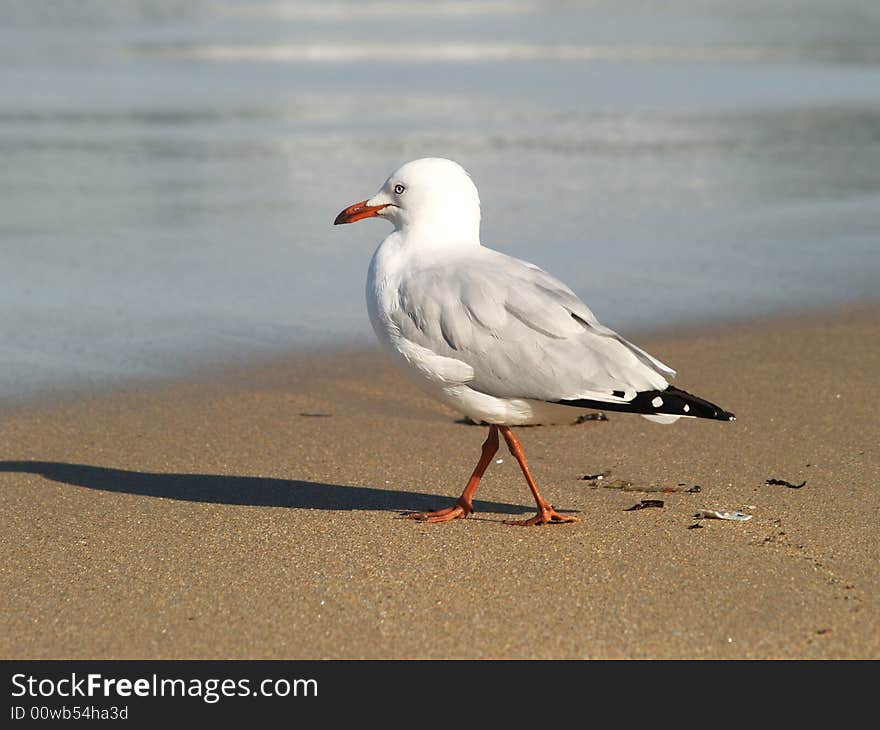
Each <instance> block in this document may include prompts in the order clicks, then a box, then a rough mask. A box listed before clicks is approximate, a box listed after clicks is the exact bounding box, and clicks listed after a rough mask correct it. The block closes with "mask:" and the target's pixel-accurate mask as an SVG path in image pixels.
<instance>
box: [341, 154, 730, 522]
mask: <svg viewBox="0 0 880 730" xmlns="http://www.w3.org/2000/svg"><path fill="white" fill-rule="evenodd" d="M366 218H384V219H385V220H387V221H388V222H389V223H391V225H392V226H394V231H393V232H392V233H391V234H390V235H389V236H388V237H387V238H385V240H384V241H382V243H381V244H380V245H379V247H378V248H377V249H376V251H375V253H374V254H373V258H372V260H371V262H370V267H369V271H368V274H367V287H366V294H367V309H368V311H369V315H370V322H371V324H372V326H373V329H374V330H375V332H376V336H377V337H378V339H379V342H380V343H381V344H382V345H383V346H384V348H385V349H386V350H387V351H388V352H389V353H390V354H391V356H392V359H393V360H394V361H395V362H396V363H397V364H398V365H399V366H401V368H402V369H403V371H404V372H406V373H408V374H409V375H411V376H412V377H413V378H414V379H415V381H416V383H417V384H418V385H420V386H421V387H422V388H423V389H424V390H426V391H427V392H428V393H430V394H432V395H433V396H435V397H437V398H438V399H440V400H441V401H442V402H443V403H445V404H446V405H448V406H451V407H452V408H453V409H455V410H457V411H459V412H461V413H463V414H465V415H467V416H469V417H470V418H471V419H472V420H474V421H476V422H477V423H485V424H488V426H489V435H488V437H487V438H486V441H485V442H484V443H483V447H482V452H481V455H480V459H479V461H478V462H477V466H476V468H475V469H474V471H473V473H472V475H471V478H470V479H469V480H468V482H467V485H466V486H465V488H464V491H463V492H462V494H461V496H460V497H459V498H458V500H457V501H456V503H455V504H454V505H453V506H451V507H447V508H444V509H439V510H436V511H433V512H417V513H412V514H408V515H405V516H406V517H411V518H413V519H416V520H420V521H423V522H448V521H450V520H455V519H460V518H464V517H467V516H468V515H469V514H470V513H471V512H473V510H474V507H473V497H474V493H475V492H476V490H477V487H478V486H479V483H480V479H482V477H483V474H484V473H485V471H486V469H487V467H488V466H489V464H490V462H491V461H492V459H493V458H494V456H495V454H496V452H497V451H498V445H499V433H500V434H501V436H502V437H503V438H504V440H505V442H506V443H507V447H508V449H509V450H510V453H511V455H512V456H513V457H514V458H515V459H516V460H517V462H518V463H519V466H520V469H521V470H522V473H523V476H524V477H525V480H526V482H527V484H528V486H529V489H530V490H531V493H532V496H533V497H534V500H535V503H536V504H537V507H538V513H537V514H536V515H535V516H534V517H532V518H530V519H527V520H510V521H508V522H509V524H516V525H522V526H533V525H544V524H548V523H557V522H575V521H576V520H575V518H574V517H572V516H570V515H566V514H560V513H559V512H557V511H556V510H555V509H554V508H553V506H552V505H551V504H549V503H548V502H547V501H546V500H545V499H544V498H543V497H542V496H541V494H540V492H539V491H538V487H537V485H536V483H535V480H534V478H533V477H532V474H531V471H530V470H529V467H528V464H527V463H526V457H525V452H524V451H523V448H522V445H521V444H520V442H519V440H518V439H517V438H516V436H514V434H513V431H511V427H512V426H524V425H532V424H539V423H553V422H559V421H560V420H568V421H570V420H571V417H572V416H574V415H576V414H577V413H578V412H581V411H583V412H586V411H589V410H596V409H601V410H608V411H623V412H627V413H637V414H640V415H642V416H644V417H645V418H648V419H650V420H653V421H657V422H659V423H671V422H673V421H676V420H677V419H679V418H711V419H716V420H721V421H733V420H735V417H734V415H733V414H732V413H728V412H727V411H725V410H723V409H722V408H720V407H719V406H716V405H715V404H713V403H710V402H709V401H707V400H704V399H702V398H698V397H697V396H695V395H691V394H690V393H687V392H685V391H684V390H680V389H678V388H676V387H675V386H673V385H670V384H669V382H668V379H670V378H674V377H675V371H674V370H672V369H671V368H670V367H668V366H666V365H664V364H663V363H662V362H660V361H659V360H657V359H656V358H655V357H652V356H651V355H649V354H648V353H647V352H645V351H644V350H642V349H640V348H639V347H636V346H635V345H634V344H632V343H631V342H628V341H627V340H625V339H624V338H623V337H621V336H620V335H619V334H617V333H616V332H615V331H614V330H611V329H609V328H608V327H605V326H603V325H602V324H600V323H599V320H598V319H596V317H595V315H594V314H593V313H592V312H591V311H590V309H589V308H588V307H587V305H586V304H584V303H583V302H582V301H581V300H580V299H579V298H578V297H577V295H576V294H575V293H574V292H573V291H572V290H571V289H569V288H568V287H567V286H566V285H565V284H563V283H562V282H561V281H559V280H558V279H556V278H554V277H553V276H551V275H550V274H548V273H547V272H546V271H544V270H542V269H540V268H538V267H537V266H535V265H534V264H530V263H528V262H526V261H522V260H520V259H516V258H513V257H511V256H507V255H506V254H503V253H501V252H499V251H494V250H493V249H491V248H487V247H485V246H483V245H482V244H481V243H480V197H479V194H478V192H477V188H476V186H475V185H474V183H473V181H472V180H471V177H470V175H469V174H468V173H467V172H466V171H465V170H464V168H462V167H461V166H460V165H459V164H457V163H455V162H453V161H451V160H447V159H442V158H423V159H419V160H413V161H412V162H407V163H406V164H404V165H403V166H401V167H400V168H398V169H397V170H396V171H395V172H393V173H392V174H391V176H390V177H389V178H388V179H387V180H386V181H385V184H384V185H382V187H381V188H380V189H379V191H378V192H377V193H376V194H375V195H374V196H373V197H372V198H369V199H368V200H362V201H360V202H359V203H355V204H354V205H350V206H348V207H347V208H345V210H343V211H342V212H341V213H340V214H339V215H338V216H337V217H336V220H335V221H334V225H340V224H343V223H354V222H355V221H359V220H364V219H366Z"/></svg>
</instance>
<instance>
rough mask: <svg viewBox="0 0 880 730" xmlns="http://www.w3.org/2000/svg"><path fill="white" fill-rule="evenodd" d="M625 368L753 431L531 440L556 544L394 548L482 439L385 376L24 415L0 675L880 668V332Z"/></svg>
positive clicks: (735, 428)
mask: <svg viewBox="0 0 880 730" xmlns="http://www.w3.org/2000/svg"><path fill="white" fill-rule="evenodd" d="M635 339H636V341H637V342H638V343H639V344H641V345H643V346H646V347H647V348H648V349H649V350H650V351H651V352H652V353H653V354H655V355H657V356H658V357H660V358H661V359H662V360H664V361H665V362H667V363H669V364H670V365H672V366H673V367H675V368H677V369H678V371H679V378H678V379H677V380H676V384H677V385H679V387H682V388H685V389H687V390H689V391H691V392H694V393H697V394H699V395H702V396H704V397H706V398H709V399H710V400H713V401H715V402H717V403H719V404H720V405H722V406H724V407H725V408H728V409H730V410H733V411H734V412H735V413H736V414H737V417H738V420H737V422H736V423H731V424H727V423H721V422H707V421H685V422H679V423H677V424H674V425H672V426H659V425H656V424H652V423H649V422H647V421H645V420H644V419H641V418H638V417H634V416H629V415H622V414H614V413H609V414H608V420H607V421H591V422H586V423H582V424H579V425H563V426H545V427H534V428H527V429H526V428H524V429H519V431H518V434H519V436H520V438H521V440H522V442H523V445H524V447H525V450H526V454H527V456H528V458H529V460H530V463H531V465H532V469H533V472H534V474H535V476H536V478H537V479H538V481H539V484H540V486H541V488H542V491H543V492H544V495H545V497H547V498H548V499H549V500H550V501H551V502H553V504H554V505H555V506H556V508H557V509H560V510H567V511H570V512H571V513H572V514H574V515H576V516H577V517H578V519H579V521H578V522H577V523H575V524H567V525H551V526H546V527H540V528H519V527H512V526H508V525H505V524H504V522H503V521H504V520H505V519H510V518H520V517H526V516H529V515H531V514H532V512H533V503H532V501H531V497H530V495H529V493H528V490H527V488H526V486H525V483H524V482H523V481H522V478H521V476H520V474H519V471H518V468H517V465H516V462H515V461H513V459H512V458H511V457H510V456H509V454H507V453H506V451H504V452H499V454H498V458H501V459H503V462H502V463H500V464H492V465H491V467H490V470H489V472H488V474H487V477H486V479H485V480H484V482H483V484H482V485H481V487H480V490H479V491H478V493H477V503H476V507H477V510H478V512H477V513H476V514H474V515H472V517H471V518H469V519H467V520H458V521H455V522H452V523H449V524H442V525H426V524H420V523H417V522H414V521H411V520H402V519H398V518H397V517H398V514H399V513H400V512H402V511H405V510H424V509H434V508H439V507H442V506H447V505H448V504H450V503H451V502H452V501H453V500H454V498H455V497H456V496H457V495H458V493H459V492H460V491H461V488H462V487H463V485H464V482H465V481H466V479H467V477H468V475H469V474H470V471H471V469H472V468H473V465H474V463H475V461H476V459H477V457H478V455H479V449H480V444H481V443H482V440H483V438H484V435H485V434H484V429H483V428H480V427H477V426H469V425H465V424H462V423H459V422H457V419H458V416H457V414H454V413H451V412H449V411H447V410H445V408H444V407H443V406H441V405H439V404H436V403H435V402H433V401H432V400H430V399H429V398H428V397H427V396H424V395H422V394H421V393H420V392H419V391H418V390H416V389H415V388H414V387H413V386H412V385H410V383H409V382H408V381H406V380H405V379H404V378H403V377H402V376H400V375H399V374H398V373H397V372H396V371H395V370H394V369H393V368H392V367H391V366H390V365H389V364H388V363H387V362H386V360H385V359H384V357H383V356H382V355H381V354H380V353H378V352H373V351H362V352H335V353H328V354H323V355H309V356H299V357H293V358H290V359H288V360H285V361H280V362H274V363H271V364H263V365H259V366H254V367H251V368H247V369H244V368H239V369H237V370H235V371H228V370H227V371H223V372H214V373H206V374H205V375H204V376H203V377H201V378H200V379H198V380H190V381H186V382H175V383H162V384H155V383H154V384H145V385H143V386H139V387H131V388H129V389H127V390H124V391H116V392H113V393H108V394H104V395H98V396H88V397H86V396H80V397H76V398H71V399H69V400H68V401H67V402H65V403H63V404H59V403H57V402H56V403H54V404H50V403H35V404H32V405H30V406H28V407H26V408H21V407H17V408H15V409H14V410H9V411H7V414H6V415H5V416H4V417H3V418H2V421H0V444H2V454H0V487H2V495H3V499H2V502H0V544H2V553H3V560H2V563H0V603H2V606H0V615H2V619H0V621H2V630H0V656H3V657H5V658H291V659H297V658H542V659H554V658H783V657H791V658H880V530H878V529H877V527H878V525H880V448H878V443H880V425H878V424H880V420H878V416H880V414H878V410H877V386H878V375H877V373H880V308H876V307H867V308H866V307H861V308H858V309H849V310H845V311H837V312H834V313H830V314H823V315H821V316H817V315H810V316H802V317H800V318H791V317H789V318H778V319H774V320H767V321H762V322H754V323H745V324H741V325H736V326H728V327H726V328H724V329H718V330H711V331H703V332H689V333H684V334H678V335H674V336H673V335H666V336H655V337H648V338H645V337H641V338H635ZM603 472H608V474H607V476H605V477H604V478H603V479H601V480H598V479H593V480H583V479H582V478H581V477H583V476H584V475H595V474H599V473H603ZM771 478H775V479H781V480H787V481H789V482H791V483H792V484H800V483H801V482H803V481H806V484H805V485H804V486H803V487H801V488H792V487H788V486H785V485H768V484H766V483H765V481H766V480H767V479H771ZM695 485H699V486H700V491H699V492H689V491H686V490H688V489H691V488H692V487H694V486H695ZM643 499H660V500H662V501H663V502H664V506H663V508H659V509H658V508H648V509H641V510H635V511H627V509H628V508H629V507H632V506H633V505H635V504H637V503H639V502H640V501H641V500H643ZM700 509H719V510H741V511H743V512H746V513H748V514H751V515H753V517H752V519H751V520H749V521H747V522H726V521H719V520H696V519H694V517H693V515H694V514H695V513H696V512H697V511H698V510H700ZM695 525H699V527H695Z"/></svg>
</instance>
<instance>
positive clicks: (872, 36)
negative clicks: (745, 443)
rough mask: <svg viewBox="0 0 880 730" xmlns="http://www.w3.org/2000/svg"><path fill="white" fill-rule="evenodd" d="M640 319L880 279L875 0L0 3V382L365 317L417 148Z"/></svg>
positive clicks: (875, 285) (817, 293)
mask: <svg viewBox="0 0 880 730" xmlns="http://www.w3.org/2000/svg"><path fill="white" fill-rule="evenodd" d="M422 156H445V157H451V158H453V159H456V160H458V161H459V162H461V163H462V164H463V165H464V166H465V167H466V168H467V169H468V170H469V171H470V172H471V174H472V176H473V177H474V179H475V181H476V183H477V185H478V186H479V188H480V192H481V197H482V201H483V241H484V243H485V244H486V245H489V246H492V247H494V248H498V249H501V250H503V251H506V252H508V253H511V254H513V255H516V256H520V257H522V258H526V259H529V260H531V261H533V262H535V263H537V264H538V265H540V266H542V267H543V268H545V269H548V270H549V271H551V272H553V273H556V274H557V275H559V276H561V278H563V279H564V280H565V281H566V282H567V283H568V284H569V285H570V286H571V287H572V288H573V289H575V291H577V292H578V293H579V294H580V295H581V296H582V297H583V298H584V299H585V301H586V302H587V303H588V304H589V305H590V306H591V307H592V308H593V310H594V311H595V312H596V313H597V315H598V316H599V317H600V319H602V321H603V322H605V323H606V324H608V325H609V326H612V327H615V328H617V329H619V330H622V331H623V332H627V331H631V330H634V329H638V330H645V329H650V328H653V327H662V328H664V329H669V328H671V327H672V328H674V327H676V326H679V325H680V326H688V325H690V324H693V323H696V322H699V323H706V322H714V321H719V322H720V321H724V320H729V319H735V318H739V317H744V316H752V315H760V314H762V313H771V312H780V311H792V310H800V309H804V308H811V307H821V306H825V305H831V304H835V303H840V302H845V301H849V300H855V299H862V298H870V297H875V298H876V297H877V296H878V293H880V3H878V2H877V1H876V0H798V1H795V0H789V1H786V0H761V1H759V0H738V1H737V2H735V3H730V2H727V1H726V0H672V1H670V2H664V3H654V2H647V1H646V0H645V1H639V0H595V1H593V2H552V1H551V0H544V1H540V0H533V1H528V0H522V1H517V0H475V1H474V2H463V1H459V2H443V1H440V0H434V1H432V2H422V1H421V0H418V1H416V2H403V1H402V0H401V1H392V0H378V1H376V2H370V1H369V0H366V1H351V2H334V1H331V0H322V1H321V2H269V1H263V2H244V1H243V0H228V1H226V2H223V1H220V2H200V1H198V0H194V1H193V0H141V1H140V2H135V1H134V0H46V1H36V2H34V1H32V0H17V1H16V0H0V159H2V164H0V396H3V397H22V396H28V395H34V394H38V393H40V392H46V391H49V390H55V389H59V388H77V387H84V388H100V387H104V386H107V385H116V384H118V383H120V382H124V381H125V379H127V378H141V377H161V376H173V375H177V374H188V373H192V372H194V371H197V370H198V368H199V367H201V366H203V365H204V364H206V363H218V362H225V361H230V360H236V361H242V360H247V359H249V358H257V357H259V358H264V357H268V356H271V355H272V354H274V353H286V352H289V351H292V350H297V349H298V348H302V347H316V346H317V347H321V346H328V345H333V344H336V343H340V342H360V341H364V342H366V341H369V338H371V337H372V333H371V332H370V328H369V323H368V320H367V315H366V311H365V307H364V301H363V286H364V278H365V274H366V268H367V264H368V261H369V258H370V255H371V254H372V251H373V249H374V248H375V246H376V245H377V243H378V242H379V241H380V240H381V238H382V237H384V235H385V234H386V233H387V228H386V227H385V226H386V224H384V223H382V222H378V221H368V222H364V223H360V224H358V225H355V226H345V227H337V228H334V227H333V226H332V225H331V224H332V221H333V218H334V217H335V215H336V213H337V212H338V211H339V210H340V209H342V208H343V207H345V206H346V205H348V204H350V203H352V202H354V201H356V200H360V199H362V198H365V197H368V196H369V195H371V194H372V193H373V192H374V191H375V189H376V188H377V187H378V186H379V185H380V184H381V183H382V182H383V180H384V179H385V177H386V176H387V174H388V173H389V172H390V171H391V170H392V169H394V168H395V167H396V166H398V165H399V164H400V163H402V162H404V161H406V160H408V159H412V158H415V157H422Z"/></svg>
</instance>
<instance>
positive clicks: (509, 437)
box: [498, 426, 577, 527]
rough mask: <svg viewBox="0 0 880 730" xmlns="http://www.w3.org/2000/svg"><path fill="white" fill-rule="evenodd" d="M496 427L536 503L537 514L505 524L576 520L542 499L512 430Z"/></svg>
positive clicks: (529, 525)
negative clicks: (520, 470) (559, 511)
mask: <svg viewBox="0 0 880 730" xmlns="http://www.w3.org/2000/svg"><path fill="white" fill-rule="evenodd" d="M498 428H500V429H501V435H502V436H504V440H505V441H506V442H507V448H508V449H510V453H511V454H512V455H513V458H515V459H516V460H517V461H518V462H519V468H520V469H522V473H523V476H524V477H525V478H526V482H528V485H529V489H531V490H532V496H533V497H534V498H535V503H536V504H537V505H538V514H537V515H535V516H534V517H532V518H531V519H528V520H507V524H508V525H521V526H522V527H532V526H533V525H546V524H547V523H548V522H577V520H576V519H575V518H574V517H569V516H568V515H561V514H559V513H558V512H557V511H556V510H554V509H553V505H551V504H547V502H545V501H544V498H543V497H542V496H541V493H540V492H539V491H538V487H537V485H536V484H535V480H534V479H532V473H531V472H530V471H529V465H528V464H526V455H525V452H523V448H522V445H521V444H520V442H519V440H518V439H517V438H516V436H514V435H513V431H511V430H510V428H509V427H508V426H499V427H498Z"/></svg>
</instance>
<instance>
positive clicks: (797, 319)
mask: <svg viewBox="0 0 880 730" xmlns="http://www.w3.org/2000/svg"><path fill="white" fill-rule="evenodd" d="M878 308H880V300H876V301H875V300H856V301H851V302H845V303H842V304H838V305H837V306H833V307H817V308H814V309H796V310H791V311H784V312H770V313H761V314H755V315H749V316H742V317H731V318H729V319H724V320H721V321H716V320H711V321H710V320H707V321H703V322H699V321H693V322H690V323H686V324H677V325H668V326H657V327H643V328H633V329H628V330H622V329H621V330H618V331H619V332H620V334H621V335H622V336H623V337H625V338H626V339H628V340H630V341H631V342H634V343H635V344H637V345H638V344H639V343H642V344H643V345H645V346H648V347H650V346H651V344H652V343H655V342H661V343H662V342H668V341H681V342H684V341H688V340H693V339H699V338H701V337H704V336H717V335H719V334H725V333H730V334H733V333H736V332H742V331H749V330H751V329H755V328H757V329H763V328H766V327H774V326H776V327H785V326H788V325H792V324H793V325H798V324H800V323H801V322H804V321H806V320H808V319H810V320H815V321H827V320H836V319H838V318H841V317H850V316H859V315H860V314H863V313H870V312H872V311H875V310H876V309H878ZM372 356H375V357H377V358H378V360H379V361H380V362H379V363H377V364H381V359H382V358H387V356H386V355H385V353H383V352H382V351H381V349H380V347H379V345H378V343H376V341H375V338H374V337H373V336H372V332H370V331H369V322H368V321H366V320H365V321H364V335H363V336H362V337H361V336H358V337H352V338H349V339H344V340H343V339H340V340H339V341H337V342H335V343H332V344H322V345H316V346H308V345H301V346H298V347H295V348H292V349H287V350H279V351H277V352H271V353H265V354H260V355H253V354H241V355H236V354H233V353H226V354H225V355H223V356H219V357H215V358H214V359H204V360H202V359H201V358H199V357H196V358H195V359H194V360H193V361H192V362H193V364H192V365H188V366H181V367H180V370H179V371H178V372H175V373H169V374H162V375H155V376H137V375H132V376H126V375H119V376H114V377H113V378H108V379H107V380H106V381H105V382H103V383H101V384H93V385H85V384H82V385H77V384H76V383H73V382H71V383H68V384H66V385H64V384H53V385H48V386H45V387H43V388H42V389H40V390H37V391H35V392H33V393H30V394H28V395H24V396H21V397H16V396H9V395H7V396H2V395H0V419H2V418H4V417H7V416H11V415H15V414H21V413H27V412H29V411H32V410H44V409H52V408H56V407H59V406H65V405H74V404H76V403H78V402H82V401H84V400H92V399H96V398H97V399H101V398H105V397H112V396H114V395H124V394H125V393H126V392H128V391H147V390H159V391H161V390H163V389H165V388H173V387H175V386H177V385H183V386H185V385H187V384H195V383H205V382H230V383H231V382H235V381H236V380H237V379H239V378H247V377H249V376H250V373H251V372H253V373H258V372H262V371H271V370H273V369H276V368H282V367H293V368H299V367H306V368H308V367H309V364H310V363H313V362H315V361H327V362H331V361H334V360H337V359H347V358H352V357H354V358H362V357H372ZM661 359H662V358H661Z"/></svg>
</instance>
